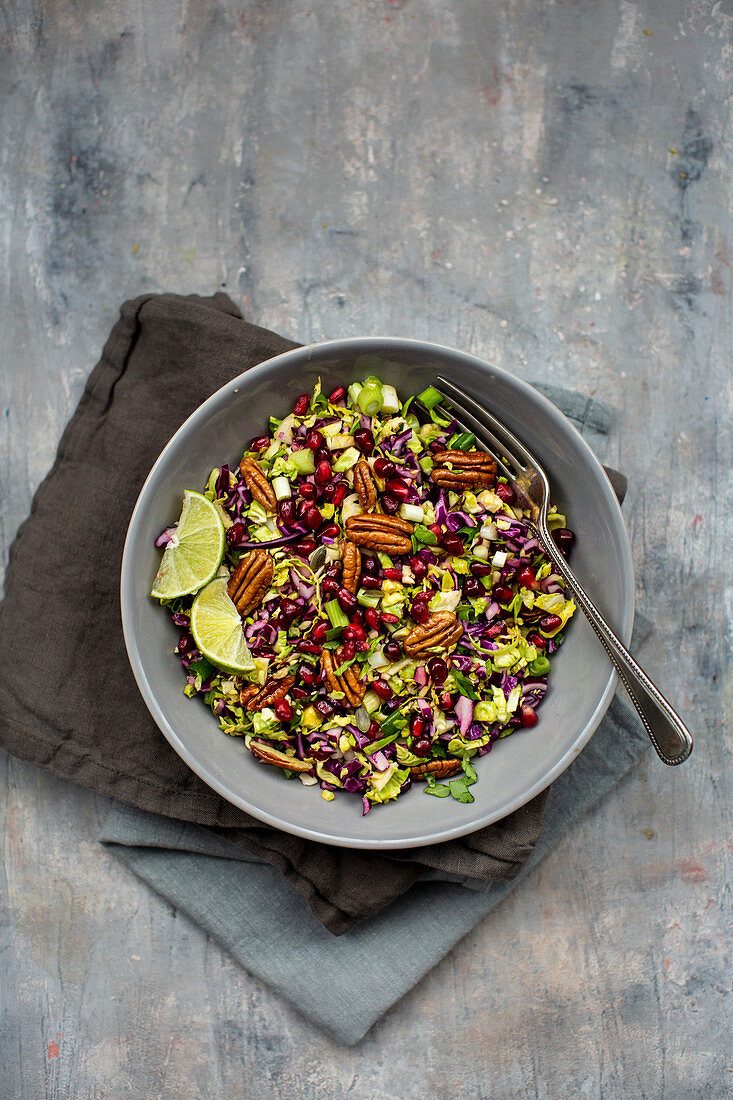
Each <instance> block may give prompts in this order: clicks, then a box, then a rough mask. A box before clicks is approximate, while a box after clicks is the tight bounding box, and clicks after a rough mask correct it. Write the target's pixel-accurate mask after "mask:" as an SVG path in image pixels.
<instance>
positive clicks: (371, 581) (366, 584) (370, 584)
mask: <svg viewBox="0 0 733 1100" xmlns="http://www.w3.org/2000/svg"><path fill="white" fill-rule="evenodd" d="M361 587H362V588H366V589H371V590H372V591H376V590H377V589H378V588H381V587H382V582H381V580H380V579H379V577H370V576H369V574H368V573H367V575H366V576H363V577H362V578H361Z"/></svg>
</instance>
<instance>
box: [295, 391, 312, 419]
mask: <svg viewBox="0 0 733 1100" xmlns="http://www.w3.org/2000/svg"><path fill="white" fill-rule="evenodd" d="M310 401H311V397H310V394H309V393H301V395H300V397H296V399H295V401H294V402H293V412H294V413H295V415H296V416H305V414H306V413H307V412H308V406H309V405H310Z"/></svg>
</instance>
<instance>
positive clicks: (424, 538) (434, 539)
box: [415, 523, 438, 546]
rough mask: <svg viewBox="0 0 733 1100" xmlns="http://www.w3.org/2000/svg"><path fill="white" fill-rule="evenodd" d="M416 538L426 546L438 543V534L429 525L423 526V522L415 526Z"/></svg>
mask: <svg viewBox="0 0 733 1100" xmlns="http://www.w3.org/2000/svg"><path fill="white" fill-rule="evenodd" d="M415 538H416V539H417V541H418V542H422V543H424V544H425V545H426V546H437V545H438V536H437V535H436V534H434V533H433V532H432V531H431V530H430V528H429V527H425V526H423V524H422V523H418V525H417V527H416V528H415Z"/></svg>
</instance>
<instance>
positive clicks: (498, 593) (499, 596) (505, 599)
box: [491, 584, 514, 603]
mask: <svg viewBox="0 0 733 1100" xmlns="http://www.w3.org/2000/svg"><path fill="white" fill-rule="evenodd" d="M491 595H492V596H493V597H494V599H495V600H498V602H499V603H511V602H512V600H513V599H514V593H513V592H512V590H511V588H509V587H508V586H507V585H505V584H497V585H496V587H495V588H494V589H493V590H492V593H491Z"/></svg>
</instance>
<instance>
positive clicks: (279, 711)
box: [272, 699, 293, 722]
mask: <svg viewBox="0 0 733 1100" xmlns="http://www.w3.org/2000/svg"><path fill="white" fill-rule="evenodd" d="M272 709H273V710H274V711H275V717H276V718H277V719H279V721H281V722H289V721H290V720H291V719H292V717H293V708H292V707H291V706H290V703H289V702H288V701H287V699H276V700H275V705H274V706H273V708H272Z"/></svg>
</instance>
